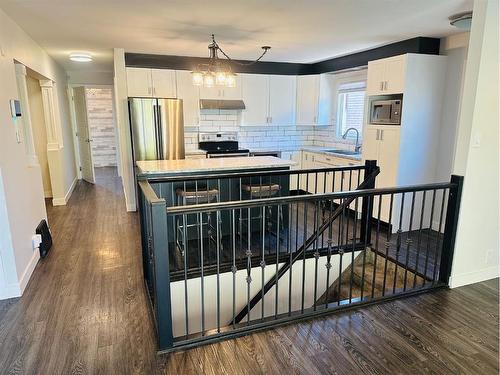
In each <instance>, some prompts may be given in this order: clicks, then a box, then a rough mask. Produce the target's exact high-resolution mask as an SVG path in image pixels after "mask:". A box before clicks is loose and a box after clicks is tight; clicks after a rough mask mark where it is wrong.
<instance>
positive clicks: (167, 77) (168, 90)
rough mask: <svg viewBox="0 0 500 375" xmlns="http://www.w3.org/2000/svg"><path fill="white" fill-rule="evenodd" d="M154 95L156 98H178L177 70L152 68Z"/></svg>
mask: <svg viewBox="0 0 500 375" xmlns="http://www.w3.org/2000/svg"><path fill="white" fill-rule="evenodd" d="M151 79H152V82H153V96H154V97H156V98H176V97H177V87H176V83H175V70H169V69H151Z"/></svg>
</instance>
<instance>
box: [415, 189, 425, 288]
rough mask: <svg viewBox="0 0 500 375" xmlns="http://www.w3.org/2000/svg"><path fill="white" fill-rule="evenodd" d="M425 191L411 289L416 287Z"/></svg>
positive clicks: (423, 197) (423, 199) (423, 198)
mask: <svg viewBox="0 0 500 375" xmlns="http://www.w3.org/2000/svg"><path fill="white" fill-rule="evenodd" d="M426 193H427V191H425V190H424V191H423V192H422V208H421V211H420V226H419V229H418V237H417V255H416V256H417V259H416V260H415V273H414V274H413V287H412V288H415V286H416V285H417V273H418V266H419V265H420V244H421V243H422V228H423V225H424V212H425V195H426Z"/></svg>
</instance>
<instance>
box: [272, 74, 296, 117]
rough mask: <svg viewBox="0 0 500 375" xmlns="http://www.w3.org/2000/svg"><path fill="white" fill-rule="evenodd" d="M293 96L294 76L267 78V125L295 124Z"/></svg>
mask: <svg viewBox="0 0 500 375" xmlns="http://www.w3.org/2000/svg"><path fill="white" fill-rule="evenodd" d="M295 96H296V78H295V76H284V75H271V76H269V115H268V123H269V124H275V125H293V124H294V123H295Z"/></svg>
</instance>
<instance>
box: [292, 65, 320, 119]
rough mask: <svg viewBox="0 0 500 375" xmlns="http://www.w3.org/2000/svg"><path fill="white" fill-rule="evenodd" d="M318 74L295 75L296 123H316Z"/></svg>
mask: <svg viewBox="0 0 500 375" xmlns="http://www.w3.org/2000/svg"><path fill="white" fill-rule="evenodd" d="M318 99H319V76H318V75H307V76H298V77H297V113H296V124H297V125H316V124H317V120H318Z"/></svg>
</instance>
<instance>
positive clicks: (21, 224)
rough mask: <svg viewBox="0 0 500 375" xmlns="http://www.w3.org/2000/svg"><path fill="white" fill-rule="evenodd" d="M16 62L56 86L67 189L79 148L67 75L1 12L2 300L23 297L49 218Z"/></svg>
mask: <svg viewBox="0 0 500 375" xmlns="http://www.w3.org/2000/svg"><path fill="white" fill-rule="evenodd" d="M14 60H17V61H19V62H20V63H22V64H24V65H25V66H27V67H29V68H30V69H32V70H34V71H36V72H38V73H39V74H41V75H43V76H44V77H46V78H48V79H51V80H53V81H55V82H56V89H57V92H56V96H57V104H58V107H59V111H60V113H59V117H60V118H61V126H62V135H63V137H62V138H63V142H64V147H63V149H62V150H61V151H62V153H63V155H64V160H63V163H62V165H63V176H64V178H63V180H64V185H65V188H68V187H69V186H71V183H72V181H73V180H74V178H75V176H76V174H75V167H74V159H73V142H72V137H71V127H70V122H69V118H68V111H67V108H68V101H67V97H66V91H65V87H66V76H65V73H64V71H63V70H62V69H61V68H60V67H59V66H58V65H57V64H56V63H55V62H54V61H53V60H52V59H51V58H50V57H49V56H48V55H47V53H46V52H45V51H44V50H42V49H41V48H40V46H38V45H37V44H36V43H35V42H34V41H33V40H32V39H31V38H30V37H29V36H28V35H27V34H26V33H25V32H24V31H23V30H22V29H21V28H19V26H17V25H16V24H15V23H14V22H13V21H12V20H11V19H10V18H9V17H8V16H7V15H6V14H5V13H4V12H3V11H2V10H0V82H1V90H0V173H1V175H0V180H1V181H0V186H1V187H2V188H1V189H0V224H1V225H0V238H1V241H0V264H1V266H2V272H0V299H3V298H8V297H14V296H19V295H20V294H21V293H22V291H23V290H24V288H25V286H26V284H27V282H28V280H29V277H30V276H31V273H32V271H33V269H34V266H35V265H36V263H37V261H38V252H37V251H34V250H33V249H32V245H31V237H32V235H33V234H34V231H35V227H36V225H37V224H38V223H39V221H40V220H41V219H43V218H45V217H46V211H45V201H44V197H43V187H42V179H41V173H40V169H39V167H37V166H31V167H28V157H27V155H26V151H25V146H24V144H23V143H18V142H17V141H16V130H15V126H14V124H13V121H12V118H11V115H10V110H9V105H8V103H9V99H17V98H18V91H17V84H16V75H15V68H14Z"/></svg>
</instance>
